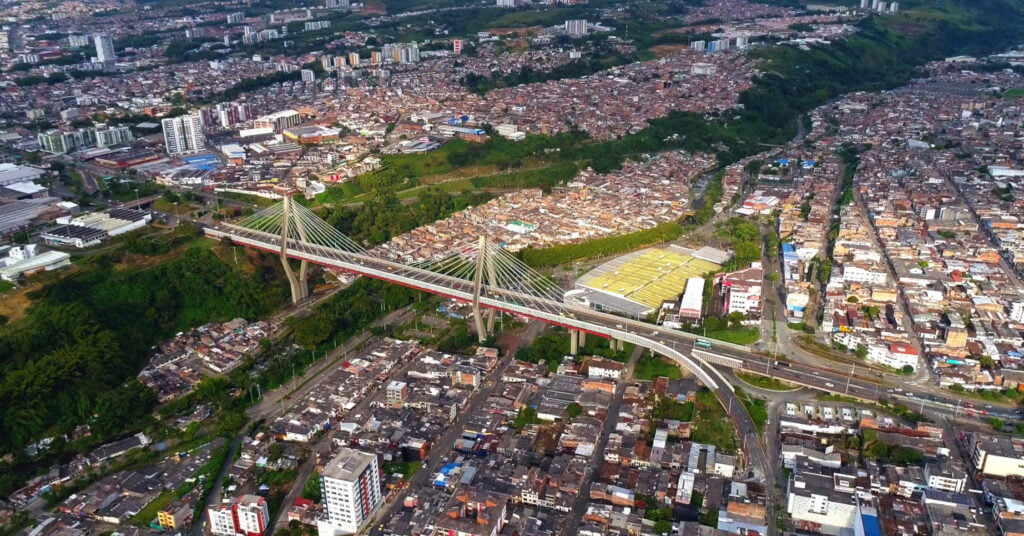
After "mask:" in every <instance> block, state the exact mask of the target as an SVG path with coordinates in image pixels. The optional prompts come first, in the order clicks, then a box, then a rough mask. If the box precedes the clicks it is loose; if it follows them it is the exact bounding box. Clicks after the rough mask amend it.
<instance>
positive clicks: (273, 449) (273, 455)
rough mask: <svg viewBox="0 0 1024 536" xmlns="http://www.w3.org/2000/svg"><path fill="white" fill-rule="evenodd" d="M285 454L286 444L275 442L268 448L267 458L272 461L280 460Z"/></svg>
mask: <svg viewBox="0 0 1024 536" xmlns="http://www.w3.org/2000/svg"><path fill="white" fill-rule="evenodd" d="M283 454H284V445H282V444H281V443H274V444H273V445H270V447H268V448H267V458H268V459H269V460H270V461H272V462H276V461H277V460H280V459H281V456H282V455H283Z"/></svg>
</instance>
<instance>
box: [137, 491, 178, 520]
mask: <svg viewBox="0 0 1024 536" xmlns="http://www.w3.org/2000/svg"><path fill="white" fill-rule="evenodd" d="M173 500H174V492H173V491H171V490H164V491H163V492H161V493H160V495H157V496H156V499H153V500H152V501H150V503H149V504H147V505H146V507H145V508H143V509H142V510H139V513H137V514H135V515H134V516H132V518H131V521H130V523H131V524H132V525H136V526H139V527H144V526H147V525H149V522H150V521H153V520H154V519H155V518H156V514H157V512H159V511H160V510H163V509H164V508H167V505H169V504H171V501H173Z"/></svg>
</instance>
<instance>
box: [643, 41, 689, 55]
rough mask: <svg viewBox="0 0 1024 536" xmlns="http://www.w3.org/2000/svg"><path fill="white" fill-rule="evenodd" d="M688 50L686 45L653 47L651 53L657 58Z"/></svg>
mask: <svg viewBox="0 0 1024 536" xmlns="http://www.w3.org/2000/svg"><path fill="white" fill-rule="evenodd" d="M687 48H689V46H688V45H683V44H674V45H654V46H653V47H651V53H652V54H654V55H655V56H657V57H659V58H664V57H665V56H671V55H672V54H678V53H679V51H681V50H685V49H687Z"/></svg>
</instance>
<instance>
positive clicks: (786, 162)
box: [775, 158, 789, 166]
mask: <svg viewBox="0 0 1024 536" xmlns="http://www.w3.org/2000/svg"><path fill="white" fill-rule="evenodd" d="M775 163H776V164H779V165H780V166H788V165H789V159H788V158H780V159H778V160H776V161H775Z"/></svg>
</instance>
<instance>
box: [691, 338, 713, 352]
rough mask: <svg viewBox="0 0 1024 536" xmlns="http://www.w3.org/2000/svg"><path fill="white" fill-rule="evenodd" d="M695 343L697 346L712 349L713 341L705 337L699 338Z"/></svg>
mask: <svg viewBox="0 0 1024 536" xmlns="http://www.w3.org/2000/svg"><path fill="white" fill-rule="evenodd" d="M693 345H694V346H696V347H697V348H705V349H708V350H710V349H711V343H710V342H708V341H705V340H704V339H697V342H695V343H693Z"/></svg>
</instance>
